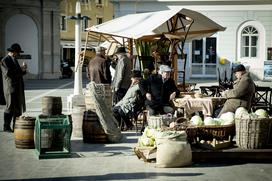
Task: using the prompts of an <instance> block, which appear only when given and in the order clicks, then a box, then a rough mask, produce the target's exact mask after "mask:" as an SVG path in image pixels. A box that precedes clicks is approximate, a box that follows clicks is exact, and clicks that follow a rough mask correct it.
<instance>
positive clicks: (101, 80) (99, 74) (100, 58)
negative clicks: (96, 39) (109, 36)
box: [88, 46, 111, 84]
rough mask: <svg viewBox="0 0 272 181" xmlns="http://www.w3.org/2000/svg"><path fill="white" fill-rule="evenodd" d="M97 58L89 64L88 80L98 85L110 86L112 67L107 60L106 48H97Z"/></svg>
mask: <svg viewBox="0 0 272 181" xmlns="http://www.w3.org/2000/svg"><path fill="white" fill-rule="evenodd" d="M95 53H96V55H95V57H94V58H93V59H91V60H90V62H89V64H88V78H89V80H90V81H94V82H95V83H97V84H110V83H111V74H110V67H109V66H110V65H109V63H107V60H106V48H104V47H101V46H98V47H96V48H95Z"/></svg>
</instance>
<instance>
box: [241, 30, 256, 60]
mask: <svg viewBox="0 0 272 181" xmlns="http://www.w3.org/2000/svg"><path fill="white" fill-rule="evenodd" d="M258 40H259V33H258V31H257V29H256V28H254V27H253V26H247V27H245V28H244V29H243V30H242V34H241V57H242V58H255V57H257V53H258Z"/></svg>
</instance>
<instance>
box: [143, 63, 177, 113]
mask: <svg viewBox="0 0 272 181" xmlns="http://www.w3.org/2000/svg"><path fill="white" fill-rule="evenodd" d="M170 73H171V68H170V67H169V66H167V65H161V66H160V70H159V74H155V75H151V76H150V77H149V78H148V79H147V80H145V81H142V82H141V84H140V88H141V91H142V95H145V96H146V101H145V105H146V107H147V109H148V111H149V115H155V114H167V113H173V111H174V109H173V108H172V107H171V105H170V101H171V100H173V99H174V98H175V97H176V96H178V95H179V90H178V89H177V86H176V84H175V81H174V80H173V79H172V78H170Z"/></svg>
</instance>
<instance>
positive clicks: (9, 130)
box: [3, 127, 13, 133]
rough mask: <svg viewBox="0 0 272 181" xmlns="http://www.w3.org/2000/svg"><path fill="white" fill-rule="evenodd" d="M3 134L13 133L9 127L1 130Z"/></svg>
mask: <svg viewBox="0 0 272 181" xmlns="http://www.w3.org/2000/svg"><path fill="white" fill-rule="evenodd" d="M3 131H4V132H9V133H13V130H12V129H11V128H10V127H8V128H4V130H3Z"/></svg>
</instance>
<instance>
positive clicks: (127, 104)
mask: <svg viewBox="0 0 272 181" xmlns="http://www.w3.org/2000/svg"><path fill="white" fill-rule="evenodd" d="M141 79H142V76H141V71H139V70H133V71H132V74H131V85H130V87H129V89H128V91H127V92H126V94H125V96H124V97H123V98H122V99H121V100H120V101H119V102H118V103H117V104H116V105H115V106H114V107H113V115H114V117H115V118H116V119H117V121H118V122H119V126H120V127H121V129H122V130H127V129H131V128H132V127H133V124H132V123H131V121H130V118H131V117H132V116H133V115H134V114H135V113H136V112H137V111H138V110H140V108H142V106H143V105H144V101H143V98H142V95H141V91H140V87H139V82H140V81H141ZM122 121H124V123H125V125H122Z"/></svg>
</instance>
